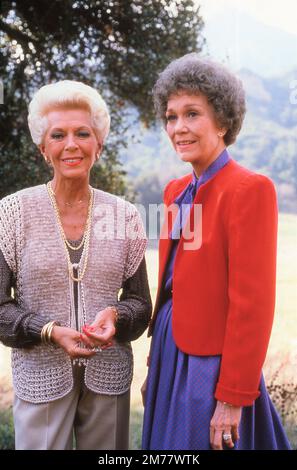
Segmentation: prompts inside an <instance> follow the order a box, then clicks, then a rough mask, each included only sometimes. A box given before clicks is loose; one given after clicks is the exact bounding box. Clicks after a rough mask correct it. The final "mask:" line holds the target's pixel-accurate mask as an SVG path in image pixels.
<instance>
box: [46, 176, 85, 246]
mask: <svg viewBox="0 0 297 470" xmlns="http://www.w3.org/2000/svg"><path fill="white" fill-rule="evenodd" d="M48 190H49V192H50V194H51V195H52V196H53V201H54V204H55V206H56V207H57V209H58V212H59V219H58V220H59V221H61V217H60V211H59V208H58V205H57V201H56V194H55V192H54V190H53V188H52V185H51V182H50V181H49V182H48ZM90 198H91V190H90ZM89 210H90V205H89V208H88V217H87V221H88V219H89ZM61 225H62V224H61ZM86 227H87V223H86V225H85V230H84V234H83V237H82V240H81V242H80V244H79V245H78V246H73V245H71V243H69V241H68V240H67V237H66V235H65V232H64V230H63V235H64V236H63V240H64V242H65V243H66V245H67V246H68V247H69V248H70V250H73V251H78V250H80V249H81V247H82V246H83V244H84V243H85V239H86Z"/></svg>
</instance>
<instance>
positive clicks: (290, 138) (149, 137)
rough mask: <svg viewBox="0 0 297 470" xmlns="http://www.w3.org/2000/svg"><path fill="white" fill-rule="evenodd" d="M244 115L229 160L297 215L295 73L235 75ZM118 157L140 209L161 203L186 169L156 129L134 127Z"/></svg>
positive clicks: (161, 132) (245, 70)
mask: <svg viewBox="0 0 297 470" xmlns="http://www.w3.org/2000/svg"><path fill="white" fill-rule="evenodd" d="M239 75H240V77H241V79H242V80H243V83H244V87H245V90H246V95H247V107H248V112H247V116H246V119H245V122H244V126H243V129H242V131H241V133H240V136H239V138H238V140H237V142H236V144H235V145H233V146H232V147H230V148H229V150H230V153H231V155H232V156H233V157H234V158H235V159H236V160H237V161H238V162H239V163H241V164H243V165H245V166H247V167H249V168H251V169H253V170H255V171H259V172H262V173H264V174H266V175H268V176H270V177H271V178H272V179H273V180H274V182H275V184H276V186H277V191H278V196H279V205H280V209H281V210H282V211H285V212H297V202H296V194H297V138H296V135H297V104H294V103H291V102H290V93H291V92H292V89H291V88H290V84H291V83H292V81H293V80H294V79H295V77H297V69H296V70H292V72H291V73H287V74H285V75H283V76H281V77H279V78H263V77H261V76H259V75H257V74H255V73H253V72H251V71H250V70H247V69H242V70H241V71H240V73H239ZM128 135H129V145H128V148H127V149H126V151H125V152H124V153H122V155H121V160H122V162H123V163H124V169H125V170H126V171H127V176H128V178H129V179H130V181H131V182H132V185H133V186H134V188H135V189H136V190H137V192H138V201H139V202H141V203H142V204H145V205H147V204H149V203H157V202H160V201H161V194H162V187H163V186H164V185H165V184H166V182H168V181H169V180H170V179H171V178H174V177H178V176H181V175H182V174H185V173H187V172H189V171H191V167H190V166H188V165H187V164H184V163H182V162H180V161H179V159H178V157H177V156H176V155H175V153H174V151H173V150H172V148H171V145H170V143H169V142H168V138H167V136H166V134H165V132H164V130H162V129H161V124H159V125H158V126H157V127H156V128H155V129H146V128H145V127H143V126H141V125H136V126H135V125H134V126H133V127H131V128H130V130H129V134H128Z"/></svg>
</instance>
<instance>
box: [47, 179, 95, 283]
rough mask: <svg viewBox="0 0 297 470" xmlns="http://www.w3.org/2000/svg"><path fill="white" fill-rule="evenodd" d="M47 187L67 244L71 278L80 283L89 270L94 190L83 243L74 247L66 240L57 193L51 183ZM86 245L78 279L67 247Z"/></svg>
mask: <svg viewBox="0 0 297 470" xmlns="http://www.w3.org/2000/svg"><path fill="white" fill-rule="evenodd" d="M46 187H47V191H48V194H49V198H50V200H51V203H52V205H53V208H54V211H55V214H56V218H57V222H58V226H59V229H60V233H61V236H62V239H63V241H64V243H65V249H66V257H67V264H68V270H69V274H70V277H71V279H72V280H73V281H75V282H80V281H81V280H82V279H83V277H84V275H85V272H86V269H87V264H88V258H89V246H90V235H91V223H92V211H93V203H94V190H93V189H90V201H89V208H88V216H87V221H86V225H85V231H84V235H83V239H82V242H81V243H80V244H79V247H73V246H72V245H71V244H70V243H69V242H68V240H67V238H66V235H65V232H64V229H63V226H62V221H61V217H60V211H59V208H58V205H57V202H56V198H55V193H54V191H53V189H52V187H51V183H50V181H49V182H48V183H47V185H46ZM84 243H85V247H84V250H85V260H84V266H83V270H82V273H81V275H80V276H78V277H77V278H76V277H74V275H73V265H72V263H71V260H70V254H69V251H68V249H67V246H68V247H69V248H71V249H75V250H78V249H79V248H81V247H82V245H83V244H84Z"/></svg>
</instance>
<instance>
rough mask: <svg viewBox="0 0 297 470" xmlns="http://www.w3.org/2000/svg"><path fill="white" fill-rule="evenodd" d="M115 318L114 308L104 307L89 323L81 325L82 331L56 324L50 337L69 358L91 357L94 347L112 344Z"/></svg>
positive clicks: (104, 346)
mask: <svg viewBox="0 0 297 470" xmlns="http://www.w3.org/2000/svg"><path fill="white" fill-rule="evenodd" d="M115 320H116V314H115V312H114V310H112V309H109V308H106V309H104V310H101V311H100V312H99V313H97V315H96V317H95V320H94V321H93V323H91V325H85V326H84V327H83V332H82V333H80V332H79V331H77V330H75V329H73V328H68V327H62V326H57V325H56V326H54V328H53V331H52V335H51V338H52V341H53V342H54V343H56V344H57V345H58V346H60V347H61V348H63V349H64V351H65V352H66V353H67V354H68V355H69V356H70V357H71V358H78V357H91V356H94V355H95V354H96V352H97V351H96V349H95V348H100V349H106V348H108V347H109V346H111V345H112V339H113V337H114V335H115V331H116V330H115ZM82 343H83V344H84V346H85V347H83V345H82Z"/></svg>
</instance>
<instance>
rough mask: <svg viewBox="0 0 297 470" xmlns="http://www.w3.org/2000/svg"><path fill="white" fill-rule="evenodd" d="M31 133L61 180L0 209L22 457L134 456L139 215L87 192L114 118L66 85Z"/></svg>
mask: <svg viewBox="0 0 297 470" xmlns="http://www.w3.org/2000/svg"><path fill="white" fill-rule="evenodd" d="M28 122H29V128H30V132H31V136H32V139H33V141H34V143H35V144H36V145H38V147H39V149H40V151H41V153H42V155H43V157H44V158H45V160H46V161H47V162H48V164H49V165H50V166H51V167H52V169H53V179H52V180H51V181H49V182H48V183H47V184H43V185H39V186H36V187H33V188H28V189H24V190H22V191H19V192H17V193H15V194H12V195H10V196H7V197H6V198H4V199H2V201H0V274H1V280H2V282H1V285H0V340H1V341H2V342H3V343H4V344H5V345H7V346H10V347H12V348H13V352H12V371H13V383H14V390H15V402H14V408H13V412H14V423H15V437H16V449H71V448H72V443H73V437H74V436H75V442H76V448H77V449H127V448H128V436H129V397H130V384H131V380H132V367H133V359H132V351H131V346H130V341H131V340H133V339H136V338H137V337H138V336H140V335H141V334H142V333H143V331H144V330H145V328H146V327H147V325H148V322H149V318H150V314H151V301H150V295H149V288H148V282H147V275H146V266H145V260H144V251H145V248H146V238H145V234H144V231H143V226H142V222H141V219H140V216H139V214H138V212H137V210H136V209H135V207H134V206H133V205H131V204H130V203H128V202H125V201H124V200H122V199H120V198H118V197H116V196H113V195H111V194H108V193H106V192H103V191H100V190H97V189H94V188H92V187H91V186H90V184H89V177H90V170H91V168H92V166H93V165H94V163H95V162H96V160H98V159H99V157H100V154H101V152H102V148H103V144H104V141H105V139H106V137H107V135H108V132H109V126H110V117H109V113H108V109H107V106H106V104H105V102H104V101H103V99H102V98H101V96H100V95H99V93H98V92H97V91H96V90H95V89H93V88H91V87H89V86H87V85H85V84H83V83H80V82H75V81H61V82H58V83H54V84H51V85H47V86H44V87H42V88H41V89H40V90H39V91H38V92H37V93H36V94H35V95H34V97H33V99H32V101H31V103H30V106H29V116H28ZM12 287H14V288H15V297H14V298H12V297H11V293H10V292H11V288H12ZM120 289H122V293H121V296H120V298H118V295H119V291H120Z"/></svg>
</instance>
